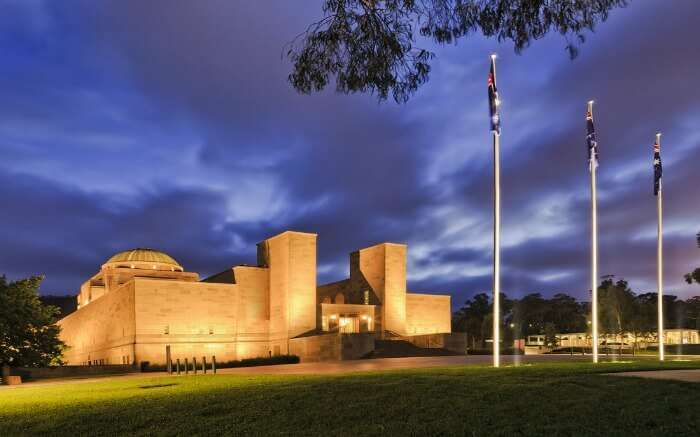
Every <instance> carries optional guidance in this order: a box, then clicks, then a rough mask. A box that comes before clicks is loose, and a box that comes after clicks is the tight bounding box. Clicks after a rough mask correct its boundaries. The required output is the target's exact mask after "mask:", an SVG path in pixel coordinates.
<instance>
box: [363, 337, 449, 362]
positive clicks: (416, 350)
mask: <svg viewBox="0 0 700 437" xmlns="http://www.w3.org/2000/svg"><path fill="white" fill-rule="evenodd" d="M443 355H460V354H458V353H457V352H452V351H449V350H447V349H443V348H423V347H418V346H416V345H414V344H413V343H411V342H409V341H406V340H398V339H391V340H375V341H374V350H373V351H372V352H370V353H368V354H367V355H365V356H364V358H400V357H435V356H443Z"/></svg>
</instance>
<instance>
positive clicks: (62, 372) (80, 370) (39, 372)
mask: <svg viewBox="0 0 700 437" xmlns="http://www.w3.org/2000/svg"><path fill="white" fill-rule="evenodd" d="M138 371H139V369H138V367H136V366H131V365H121V364H119V365H105V366H55V367H12V368H10V374H11V375H17V376H21V377H22V380H23V381H26V380H33V379H45V378H71V377H80V376H98V375H121V374H125V373H133V372H138Z"/></svg>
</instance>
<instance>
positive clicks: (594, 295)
mask: <svg viewBox="0 0 700 437" xmlns="http://www.w3.org/2000/svg"><path fill="white" fill-rule="evenodd" d="M588 112H589V114H590V115H591V117H592V116H593V100H591V101H589V102H588ZM596 152H597V146H596V150H594V151H593V152H592V153H593V154H594V155H592V156H591V159H590V162H589V166H590V174H591V318H592V319H593V321H592V322H593V323H592V324H593V332H592V337H593V339H592V341H593V362H594V363H597V362H598V205H597V199H596V170H597V167H598V165H597V161H596V156H595V153H596Z"/></svg>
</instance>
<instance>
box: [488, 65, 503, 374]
mask: <svg viewBox="0 0 700 437" xmlns="http://www.w3.org/2000/svg"><path fill="white" fill-rule="evenodd" d="M491 74H492V77H490V78H489V80H490V81H491V82H490V85H491V84H492V85H493V90H494V91H495V90H496V55H495V54H493V55H491ZM490 103H493V105H495V108H492V111H493V110H495V113H492V114H491V116H492V117H495V119H492V120H491V123H492V127H495V129H492V133H493V367H499V366H500V365H501V351H500V346H501V323H500V322H501V163H500V160H501V154H500V137H501V132H500V118H499V117H500V115H499V114H498V105H500V101H499V100H498V93H497V91H495V96H494V101H493V102H490Z"/></svg>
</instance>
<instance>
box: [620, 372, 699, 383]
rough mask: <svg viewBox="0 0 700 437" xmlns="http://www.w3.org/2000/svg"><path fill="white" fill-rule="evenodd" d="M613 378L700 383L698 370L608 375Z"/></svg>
mask: <svg viewBox="0 0 700 437" xmlns="http://www.w3.org/2000/svg"><path fill="white" fill-rule="evenodd" d="M608 375H613V376H632V377H635V378H650V379H670V380H674V381H684V382H700V369H693V370H650V371H645V372H622V373H609V374H608Z"/></svg>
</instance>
